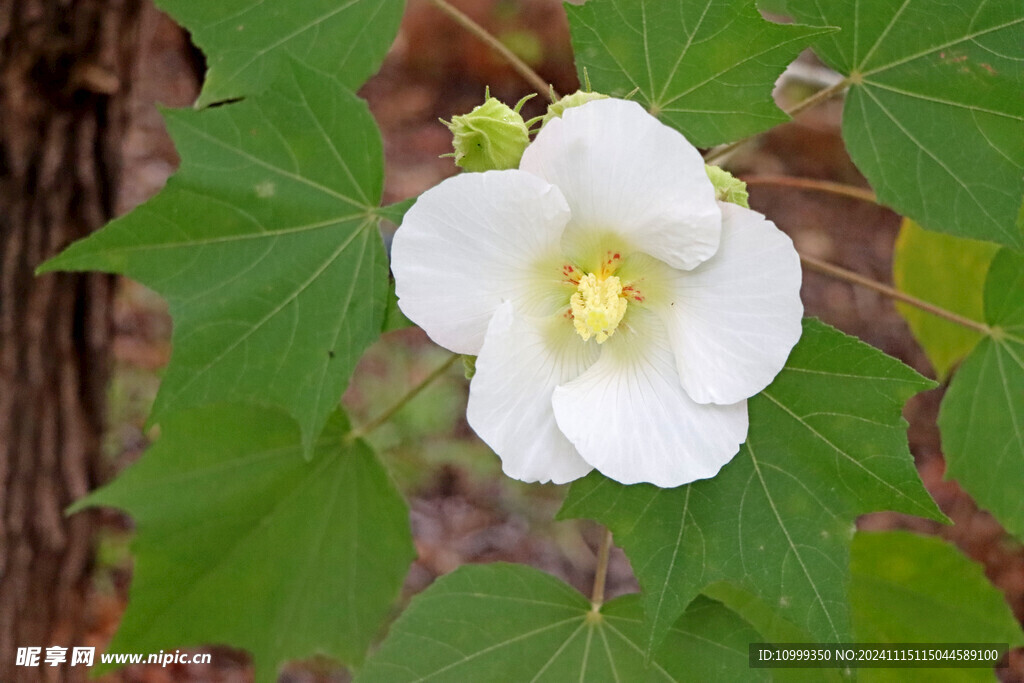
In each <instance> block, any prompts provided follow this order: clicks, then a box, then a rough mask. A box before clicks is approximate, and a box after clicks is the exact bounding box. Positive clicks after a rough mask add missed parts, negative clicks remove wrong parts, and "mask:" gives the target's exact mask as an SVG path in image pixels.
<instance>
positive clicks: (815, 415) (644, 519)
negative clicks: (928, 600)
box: [559, 320, 944, 652]
mask: <svg viewBox="0 0 1024 683" xmlns="http://www.w3.org/2000/svg"><path fill="white" fill-rule="evenodd" d="M931 386H933V384H932V383H931V382H929V381H928V380H926V379H924V378H923V377H921V376H920V375H918V374H917V373H916V372H914V371H913V370H911V369H910V368H908V367H906V366H904V365H903V364H902V363H900V362H899V361H896V360H895V359H892V358H889V357H888V356H886V355H885V354H883V353H881V352H879V351H878V350H876V349H874V348H872V347H870V346H868V345H866V344H863V343H861V342H859V341H857V340H855V339H853V338H852V337H848V336H846V335H844V334H842V333H840V332H838V331H836V330H834V329H832V328H830V327H828V326H826V325H824V324H822V323H820V322H817V321H815V320H805V322H804V333H803V337H802V338H801V340H800V342H799V344H798V345H797V346H796V348H795V349H794V350H793V353H792V355H791V356H790V358H789V361H788V363H787V365H786V368H785V369H784V370H783V371H782V373H781V374H780V375H779V376H778V377H777V378H776V379H775V381H774V382H773V383H772V384H771V385H770V386H769V387H768V388H767V389H765V390H764V392H762V393H761V394H760V395H758V396H756V397H755V398H753V399H751V400H750V401H749V410H750V432H749V434H748V437H747V442H746V444H745V445H744V446H743V447H742V449H741V451H740V453H739V454H738V455H737V456H736V457H735V458H734V459H733V461H732V462H730V463H729V464H728V465H726V466H725V467H724V468H723V469H722V471H721V472H720V473H719V474H718V475H717V476H715V477H714V478H712V479H708V480H703V481H698V482H695V483H693V484H690V485H687V486H682V487H679V488H675V489H659V488H657V487H654V486H649V485H634V486H623V485H621V484H618V483H616V482H613V481H611V480H608V479H605V478H603V477H601V476H600V475H598V474H592V475H590V476H588V477H587V478H585V479H583V480H580V481H577V482H576V483H574V484H573V486H572V489H571V490H570V492H569V496H568V498H567V499H566V501H565V504H564V506H563V508H562V510H561V512H560V513H559V515H560V516H561V517H589V518H592V519H596V520H598V521H600V522H602V523H603V524H605V525H607V526H608V527H609V528H610V529H611V530H612V531H613V532H614V534H615V539H616V542H617V543H618V544H619V545H620V546H622V547H623V549H625V551H626V553H627V555H628V556H629V557H630V560H631V561H632V564H633V569H634V571H635V572H636V575H637V578H638V579H639V581H640V584H641V586H642V587H643V589H644V594H645V612H646V618H647V629H646V630H647V633H646V638H645V643H644V647H645V650H646V651H648V652H652V651H653V650H654V648H655V646H656V645H657V643H658V642H659V641H660V640H661V638H662V636H663V635H664V633H665V632H666V630H667V629H668V627H669V626H670V625H671V624H672V623H673V622H674V621H675V620H676V619H677V618H678V616H679V615H680V614H681V613H682V612H683V610H684V609H685V608H686V606H687V605H688V604H689V603H690V601H691V600H692V599H693V598H694V596H696V595H697V594H698V593H699V592H700V591H701V589H702V588H704V587H705V586H708V585H709V584H712V583H715V582H719V581H733V582H735V583H736V584H737V585H739V586H740V587H741V588H743V589H744V590H747V591H749V592H751V593H752V594H754V595H756V596H758V598H759V599H761V600H762V601H764V602H765V603H767V604H769V605H771V606H773V607H777V609H778V612H779V614H780V615H781V616H782V617H783V618H785V619H788V620H789V621H791V622H792V623H793V624H795V625H796V626H797V627H799V628H800V629H802V630H804V631H806V632H807V633H808V634H810V635H811V636H812V637H813V638H814V639H815V640H818V641H843V640H849V634H850V629H849V613H848V606H847V600H846V588H847V582H848V577H849V572H848V556H849V544H850V539H851V538H852V536H853V528H854V527H853V523H854V520H855V518H856V517H857V516H858V515H861V514H863V513H866V512H871V511H874V510H897V511H900V512H905V513H909V514H915V515H920V516H923V517H928V518H931V519H944V517H943V515H942V514H941V513H940V512H939V510H938V509H937V508H936V506H935V504H934V502H933V501H932V500H931V498H930V497H929V496H928V493H927V492H926V491H925V489H924V487H923V486H922V485H921V480H920V478H919V477H918V475H917V471H916V469H915V468H914V462H913V459H912V458H911V456H910V453H909V450H908V448H907V442H906V422H905V421H904V420H903V419H902V417H901V414H900V413H901V409H902V407H903V403H904V402H905V401H906V400H907V399H908V398H909V397H910V396H912V395H913V394H915V393H917V392H918V391H921V390H922V389H927V388H929V387H931Z"/></svg>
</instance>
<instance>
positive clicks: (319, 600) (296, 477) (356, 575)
mask: <svg viewBox="0 0 1024 683" xmlns="http://www.w3.org/2000/svg"><path fill="white" fill-rule="evenodd" d="M347 432H348V423H347V420H346V419H345V418H344V416H343V415H341V414H340V413H336V414H335V416H334V417H333V418H332V419H331V421H330V422H329V423H328V425H327V428H326V429H325V430H324V433H323V435H322V437H321V439H320V440H319V442H318V443H317V444H316V447H315V454H314V455H315V457H314V459H313V460H312V461H308V460H306V459H305V458H304V457H303V448H302V445H301V441H300V438H299V433H298V430H297V429H296V427H295V423H294V422H293V421H292V420H291V419H289V418H288V416H286V415H284V414H283V413H280V412H278V411H274V410H267V409H264V408H254V407H246V406H237V405H221V406H213V407H208V408H204V409H201V410H193V411H185V412H182V413H177V414H175V415H174V416H173V417H170V418H168V420H167V422H166V423H165V424H164V425H163V426H162V433H163V434H162V436H161V438H160V439H159V441H157V443H156V445H154V446H153V447H152V448H151V449H150V450H149V451H148V452H147V453H146V454H145V456H144V457H143V458H142V460H141V461H139V462H138V463H137V464H136V465H134V466H133V467H131V468H130V469H128V470H127V471H125V472H124V473H122V474H121V476H120V477H118V478H117V479H116V480H115V481H114V482H113V483H111V484H109V485H107V486H106V487H104V488H102V489H100V490H98V491H96V492H95V493H93V494H91V495H90V496H88V497H87V498H85V499H83V500H81V501H79V502H78V503H76V505H75V509H80V508H82V507H86V506H93V505H104V506H112V507H117V508H121V509H123V510H125V511H126V512H128V514H130V515H131V516H132V518H133V519H134V520H135V524H136V537H135V540H134V542H133V549H134V553H135V573H134V579H133V581H132V589H131V599H130V601H129V604H128V610H127V611H126V612H125V615H124V618H123V620H122V622H121V627H120V629H119V630H118V632H117V635H116V636H115V638H114V641H113V642H112V643H111V645H110V651H111V652H156V651H158V650H161V649H162V650H169V649H173V648H175V647H186V646H191V645H201V644H206V643H226V644H229V645H233V646H235V647H241V648H245V649H247V650H249V651H250V652H251V653H252V655H253V659H254V662H255V667H256V677H257V680H259V681H271V680H276V675H275V672H276V670H277V668H278V665H279V664H280V663H282V662H283V661H285V660H288V659H296V658H304V657H310V656H312V655H315V654H321V653H322V654H326V655H328V656H332V657H336V658H338V659H341V660H342V661H344V662H347V663H359V662H360V661H361V660H362V658H363V655H364V653H365V651H366V648H367V647H368V646H369V643H370V641H371V640H372V639H373V638H374V636H375V635H376V634H377V633H378V632H379V631H380V629H381V626H382V622H383V620H384V618H385V617H386V616H387V614H388V612H389V608H390V606H391V603H392V602H393V601H394V600H395V598H396V597H397V595H398V591H399V589H400V587H401V585H402V580H403V578H404V576H405V574H406V571H407V569H408V566H409V563H410V562H411V561H412V558H413V556H414V552H413V548H412V539H411V535H410V532H409V524H408V508H407V507H406V505H405V502H404V501H403V500H402V498H401V496H400V495H399V494H398V492H397V491H396V490H395V489H394V487H393V485H392V484H391V482H390V480H389V479H388V476H387V473H386V472H385V471H384V468H383V467H382V466H381V464H380V463H379V462H378V461H377V459H376V457H375V456H374V454H373V452H372V451H371V450H370V448H369V446H367V445H366V444H365V443H364V442H362V441H348V440H346V434H347Z"/></svg>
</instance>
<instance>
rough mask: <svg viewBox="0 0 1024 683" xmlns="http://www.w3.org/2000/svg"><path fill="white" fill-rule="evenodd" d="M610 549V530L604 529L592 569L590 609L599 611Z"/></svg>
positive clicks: (602, 601) (602, 599)
mask: <svg viewBox="0 0 1024 683" xmlns="http://www.w3.org/2000/svg"><path fill="white" fill-rule="evenodd" d="M611 551H612V532H611V531H610V530H608V529H605V531H604V538H602V539H601V547H600V548H599V549H598V551H597V569H596V570H595V571H594V590H593V592H592V593H591V594H590V611H591V612H600V611H601V605H603V604H604V584H605V580H606V579H607V578H608V559H609V558H610V557H611Z"/></svg>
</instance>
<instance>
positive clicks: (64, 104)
mask: <svg viewBox="0 0 1024 683" xmlns="http://www.w3.org/2000/svg"><path fill="white" fill-rule="evenodd" d="M139 7H140V0H0V681H4V682H5V683H9V682H14V681H19V682H20V681H42V680H47V681H55V680H62V681H63V680H84V678H85V676H86V674H87V673H88V671H89V669H88V668H87V667H84V666H81V665H79V666H76V667H70V666H68V665H67V664H65V665H61V666H59V667H50V666H40V667H25V666H16V660H15V653H16V650H17V648H19V647H41V648H42V655H43V657H41V658H40V659H44V658H45V653H46V647H48V646H55V645H56V646H63V647H68V648H69V650H68V653H67V657H68V662H69V663H70V659H71V650H70V648H72V647H74V646H79V645H82V644H83V635H84V634H83V607H84V596H85V591H86V588H87V585H88V580H89V574H90V569H91V559H92V557H91V556H92V535H91V530H92V526H93V521H92V517H91V516H90V514H89V513H82V514H77V515H75V516H73V517H70V518H69V517H65V516H64V514H63V510H64V508H65V507H66V506H67V505H68V504H69V503H71V502H72V501H74V500H75V499H77V498H79V497H81V496H82V495H84V494H85V493H86V492H88V491H89V490H91V489H92V488H94V487H95V485H96V484H97V483H98V482H99V474H100V469H101V468H100V460H99V458H100V435H101V432H102V428H103V416H104V412H103V405H104V401H103V398H104V392H105V386H106V380H107V363H108V361H107V359H108V346H109V340H110V322H109V321H110V308H111V295H112V287H113V282H112V279H111V278H110V277H109V276H103V275H97V274H85V275H79V274H53V275H46V276H43V277H39V278H36V277H35V276H34V275H33V269H34V268H35V267H36V266H37V265H39V264H40V263H41V262H42V261H44V260H45V259H47V258H48V257H50V256H52V255H54V254H56V253H57V252H59V251H60V250H61V249H62V248H63V247H65V246H66V245H67V244H69V243H70V242H71V241H73V240H75V239H77V238H79V237H82V236H84V235H86V234H88V233H89V232H91V231H92V230H95V229H96V228H98V227H99V226H101V225H102V224H103V223H105V222H106V221H107V220H108V219H110V218H111V216H112V214H113V209H114V202H115V194H116V188H117V186H118V175H119V166H120V160H121V141H122V140H121V139H122V135H123V133H124V129H125V124H126V114H127V111H128V93H127V89H128V84H129V83H130V72H129V69H130V66H131V64H132V61H133V59H132V58H133V55H134V53H135V47H136V46H135V42H136V24H137V20H138V14H139Z"/></svg>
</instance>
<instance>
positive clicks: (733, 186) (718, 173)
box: [704, 164, 750, 209]
mask: <svg viewBox="0 0 1024 683" xmlns="http://www.w3.org/2000/svg"><path fill="white" fill-rule="evenodd" d="M704 170H705V171H706V172H707V174H708V178H709V179H710V180H711V184H712V185H714V186H715V199H717V200H718V201H720V202H729V203H730V204H738V205H739V206H742V207H743V208H744V209H749V208H750V202H749V201H747V200H748V199H749V198H750V193H748V192H747V184H746V183H745V182H743V181H742V180H740V179H739V178H736V177H735V176H733V174H732V173H729V172H728V171H726V170H724V169H721V168H719V167H718V166H709V165H707V164H705V165H704Z"/></svg>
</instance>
